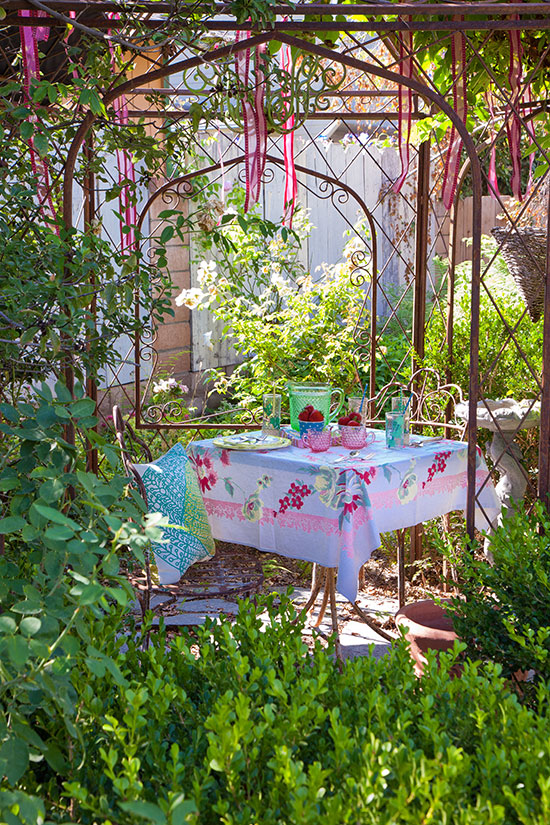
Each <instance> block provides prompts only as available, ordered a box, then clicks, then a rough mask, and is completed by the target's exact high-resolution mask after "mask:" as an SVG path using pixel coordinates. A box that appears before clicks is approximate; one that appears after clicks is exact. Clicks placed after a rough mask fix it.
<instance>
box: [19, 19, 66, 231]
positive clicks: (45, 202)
mask: <svg viewBox="0 0 550 825" xmlns="http://www.w3.org/2000/svg"><path fill="white" fill-rule="evenodd" d="M18 14H19V16H20V17H45V16H46V13H45V12H43V11H36V10H34V9H33V10H30V11H27V10H26V9H23V10H21V11H19V12H18ZM49 34H50V30H49V28H47V27H46V26H36V27H35V26H20V27H19V37H20V39H21V55H22V61H23V94H24V98H25V103H26V104H27V105H28V106H32V105H33V104H32V100H31V91H30V89H31V83H32V81H33V80H39V79H40V62H39V59H38V45H37V44H38V41H39V40H47V39H48V37H49ZM27 119H28V121H29V122H30V123H37V122H38V118H37V117H36V115H34V114H31V115H29V117H28V118H27ZM27 144H28V147H29V152H30V160H31V169H32V173H33V175H34V177H35V179H36V193H37V195H38V203H39V206H40V212H41V214H42V215H43V217H44V220H45V221H46V222H47V223H53V224H54V229H55V232H56V234H57V235H59V227H58V226H57V215H56V213H55V208H54V205H53V200H52V194H51V184H50V173H49V169H48V164H47V162H46V160H45V159H44V158H41V157H40V155H39V154H38V152H37V151H36V149H35V147H34V139H33V137H32V136H31V137H30V138H29V139H28V141H27ZM46 206H47V209H46Z"/></svg>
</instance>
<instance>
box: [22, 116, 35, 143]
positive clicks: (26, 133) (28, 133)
mask: <svg viewBox="0 0 550 825" xmlns="http://www.w3.org/2000/svg"><path fill="white" fill-rule="evenodd" d="M19 131H20V133H21V137H22V138H23V140H29V138H31V137H32V135H33V132H34V124H33V123H32V122H31V121H30V120H24V121H23V123H22V124H21V126H20V127H19Z"/></svg>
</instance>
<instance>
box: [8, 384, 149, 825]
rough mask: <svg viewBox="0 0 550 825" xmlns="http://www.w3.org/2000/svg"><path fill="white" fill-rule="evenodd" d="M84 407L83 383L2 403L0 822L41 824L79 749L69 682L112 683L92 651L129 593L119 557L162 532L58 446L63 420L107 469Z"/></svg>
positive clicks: (116, 484)
mask: <svg viewBox="0 0 550 825" xmlns="http://www.w3.org/2000/svg"><path fill="white" fill-rule="evenodd" d="M94 409H95V404H94V402H93V401H92V400H91V399H89V398H85V397H84V395H83V391H82V387H80V386H77V387H76V388H75V397H74V398H73V397H72V396H71V394H70V393H69V392H68V390H67V389H66V387H64V386H63V385H61V384H58V385H57V386H56V392H55V395H53V394H52V392H51V390H50V389H49V388H48V387H47V386H43V387H42V390H40V391H39V392H38V394H37V395H36V396H35V399H34V404H30V403H25V402H20V403H18V404H17V406H15V407H14V406H10V405H8V404H0V415H1V417H2V420H1V422H0V443H1V445H2V450H1V451H0V496H1V502H2V518H1V519H0V534H1V535H2V538H3V539H4V546H3V553H2V554H1V555H0V604H1V615H0V776H1V778H2V787H1V791H0V821H1V822H6V823H8V825H12V823H15V822H24V823H28V825H36V823H39V822H40V821H42V819H43V817H44V805H45V803H46V802H47V799H48V797H49V795H50V793H51V790H50V788H51V787H55V786H56V785H57V784H58V782H59V779H58V777H61V776H63V775H64V773H65V771H66V770H67V768H68V765H69V764H70V762H71V758H72V757H71V754H72V753H73V751H74V748H75V747H76V744H75V743H76V742H80V741H82V733H81V729H80V726H79V719H78V714H79V703H80V701H81V700H80V699H79V696H78V693H79V690H81V689H82V687H83V686H82V684H81V683H79V679H80V678H85V675H86V673H89V672H93V673H96V674H98V673H102V672H103V671H105V670H106V669H107V670H109V672H110V673H111V675H112V677H113V679H114V680H115V682H116V680H117V679H119V678H122V677H121V676H120V675H119V671H118V668H117V665H116V663H115V662H114V661H113V660H112V659H110V658H109V657H108V656H106V655H105V653H104V651H103V649H102V648H103V643H102V636H103V635H104V634H105V633H109V634H112V633H113V632H114V630H113V628H116V626H117V624H120V618H121V613H122V610H123V609H124V608H125V607H126V605H127V603H128V599H129V596H130V594H131V589H130V587H129V584H128V582H127V580H126V577H125V576H124V575H122V573H121V570H120V558H119V556H120V554H121V551H122V549H123V548H130V549H131V550H132V551H133V552H134V553H135V554H136V556H137V557H138V558H140V559H141V560H142V559H143V548H144V546H145V544H146V543H147V542H148V540H150V539H151V538H153V537H154V536H157V537H158V536H159V535H160V533H159V530H158V529H157V528H155V527H152V526H149V527H146V526H145V517H144V514H143V509H144V505H143V502H142V501H141V500H140V499H139V497H137V496H128V497H126V496H125V495H124V492H125V480H124V478H122V477H118V476H117V477H115V478H113V479H112V480H111V481H109V482H108V483H106V482H105V481H104V480H102V479H101V478H98V477H96V476H95V475H93V474H91V473H87V472H85V469H84V465H83V458H82V456H81V455H79V451H78V450H77V448H75V447H74V446H72V445H71V444H70V443H68V442H67V441H66V440H65V438H64V427H65V425H67V424H72V425H73V426H76V427H78V428H80V430H81V432H82V433H85V434H87V435H88V437H89V438H94V440H95V443H96V444H97V446H98V448H99V449H100V454H101V456H102V457H103V458H104V459H105V460H107V461H109V460H110V461H111V462H113V463H114V464H116V463H117V460H118V456H117V453H116V452H115V451H114V450H113V449H112V448H109V447H108V445H106V444H105V443H104V442H103V440H102V439H101V438H100V437H99V436H97V435H96V434H95V433H94V432H93V431H92V430H90V429H89V428H90V427H92V426H93V425H94V424H95V423H96V418H95V417H94V416H93V411H94ZM153 522H154V519H149V523H150V524H152V523H153ZM106 628H108V630H107V629H106ZM75 672H76V673H77V674H79V675H78V677H77V678H75V677H74V674H75ZM30 777H32V778H33V779H32V782H31V781H30ZM39 778H41V779H39Z"/></svg>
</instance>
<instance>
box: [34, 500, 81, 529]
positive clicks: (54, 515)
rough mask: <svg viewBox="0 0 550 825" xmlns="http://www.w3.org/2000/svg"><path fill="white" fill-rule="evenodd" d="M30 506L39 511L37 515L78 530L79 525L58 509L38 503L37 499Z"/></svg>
mask: <svg viewBox="0 0 550 825" xmlns="http://www.w3.org/2000/svg"><path fill="white" fill-rule="evenodd" d="M32 506H33V509H34V510H36V512H37V513H39V515H41V516H43V517H44V518H46V519H48V521H53V522H54V524H62V525H63V526H64V527H71V528H72V529H73V530H80V525H79V524H77V523H76V521H74V520H73V519H72V518H70V517H69V516H66V515H65V513H62V512H61V511H60V510H56V509H55V508H54V507H48V505H47V504H39V502H38V501H35V502H33V505H32Z"/></svg>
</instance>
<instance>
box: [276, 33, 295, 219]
mask: <svg viewBox="0 0 550 825" xmlns="http://www.w3.org/2000/svg"><path fill="white" fill-rule="evenodd" d="M285 19H286V18H285ZM279 62H280V64H281V69H282V70H283V72H286V73H287V75H288V78H289V88H288V92H287V93H285V94H284V95H283V98H284V110H285V113H290V112H291V104H290V97H291V93H292V92H291V80H292V74H293V65H292V52H291V49H290V46H288V45H286V44H283V45H282V46H281V50H280V52H279ZM294 126H295V117H294V114H293V113H292V114H289V116H288V118H287V119H286V120H285V122H284V123H283V129H284V134H283V155H284V161H285V195H284V204H283V225H284V226H288V228H289V229H292V218H293V216H294V209H295V207H296V195H297V193H298V178H297V177H296V167H295V165H294Z"/></svg>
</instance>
